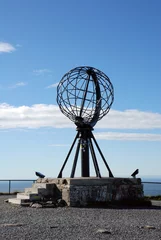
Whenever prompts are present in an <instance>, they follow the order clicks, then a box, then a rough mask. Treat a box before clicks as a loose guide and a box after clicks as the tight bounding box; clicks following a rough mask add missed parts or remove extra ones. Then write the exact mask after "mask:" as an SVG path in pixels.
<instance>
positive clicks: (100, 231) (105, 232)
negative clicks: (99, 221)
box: [97, 229, 111, 234]
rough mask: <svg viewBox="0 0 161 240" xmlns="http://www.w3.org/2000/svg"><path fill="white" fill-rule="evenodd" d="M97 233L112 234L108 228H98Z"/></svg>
mask: <svg viewBox="0 0 161 240" xmlns="http://www.w3.org/2000/svg"><path fill="white" fill-rule="evenodd" d="M97 233H103V234H111V232H110V231H108V230H107V229H98V230H97Z"/></svg>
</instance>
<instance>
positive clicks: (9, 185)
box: [8, 180, 11, 194]
mask: <svg viewBox="0 0 161 240" xmlns="http://www.w3.org/2000/svg"><path fill="white" fill-rule="evenodd" d="M8 187H9V189H8V190H9V191H8V192H9V194H11V180H9V184H8Z"/></svg>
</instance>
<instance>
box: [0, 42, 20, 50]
mask: <svg viewBox="0 0 161 240" xmlns="http://www.w3.org/2000/svg"><path fill="white" fill-rule="evenodd" d="M15 50H16V49H15V48H14V47H13V46H12V45H11V44H10V43H6V42H0V53H11V52H13V51H15Z"/></svg>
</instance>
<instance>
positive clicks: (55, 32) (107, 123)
mask: <svg viewBox="0 0 161 240" xmlns="http://www.w3.org/2000/svg"><path fill="white" fill-rule="evenodd" d="M160 9H161V2H160V0H148V1H147V0H142V1H140V0H136V1H129V0H128V1H127V0H122V1H119V0H102V1H98V0H97V1H96V0H95V1H93V0H86V1H84V0H82V1H74V0H69V1H65V0H61V1H60V0H59V1H56V0H55V1H53V0H49V1H42V0H41V1H40V0H39V1H38V0H35V1H31V0H29V1H22V0H21V1H20V0H19V1H18V0H15V1H9V0H5V1H3V0H2V1H1V7H0V148H1V151H0V153H1V154H0V155H1V168H0V179H7V178H13V179H14V178H22V179H25V178H28V179H29V178H35V175H34V172H35V171H40V172H42V173H44V174H45V175H46V176H48V177H56V176H57V174H58V172H59V169H60V167H61V165H62V163H63V161H64V159H65V157H66V154H67V152H68V149H69V147H70V145H71V143H72V141H73V138H74V137H75V134H76V131H75V126H74V124H73V123H71V122H70V120H68V119H67V118H66V117H65V116H63V114H62V113H61V112H60V110H59V108H58V106H57V103H56V85H57V83H58V82H59V81H60V80H61V78H62V77H63V75H64V74H65V73H66V72H68V71H69V70H71V69H72V68H75V67H77V66H84V65H87V66H93V67H95V68H97V69H99V70H101V71H103V72H104V73H105V74H106V75H107V76H108V77H109V78H110V80H111V82H112V83H113V85H114V89H115V101H114V103H113V105H112V109H111V111H110V113H109V114H107V115H106V116H105V117H104V118H103V119H102V120H101V121H100V122H98V124H97V125H96V126H95V131H94V134H95V137H96V138H97V140H98V143H99V145H100V147H101V149H102V151H103V153H104V155H105V157H106V160H107V162H108V164H109V166H110V168H111V170H112V172H113V174H114V175H115V176H117V177H119V176H130V175H131V173H132V172H133V171H134V170H135V169H136V168H139V170H140V175H139V176H141V177H142V176H158V177H161V171H160V169H161V105H160V103H161V94H160V91H161V12H160ZM98 158H99V157H98ZM98 161H99V163H100V167H101V171H102V175H104V176H107V175H108V174H107V173H106V171H105V168H104V166H103V164H102V162H101V159H98ZM71 167H72V158H71V159H70V160H69V163H68V165H67V167H66V169H65V172H64V174H65V176H69V175H70V171H71ZM79 170H80V165H78V169H77V175H78V176H79V174H80V173H79ZM91 172H92V175H94V172H93V168H92V166H91Z"/></svg>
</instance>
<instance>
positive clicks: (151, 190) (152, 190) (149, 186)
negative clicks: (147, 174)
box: [142, 181, 161, 196]
mask: <svg viewBox="0 0 161 240" xmlns="http://www.w3.org/2000/svg"><path fill="white" fill-rule="evenodd" d="M142 184H143V186H144V195H145V196H157V195H161V182H149V181H143V182H142Z"/></svg>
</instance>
